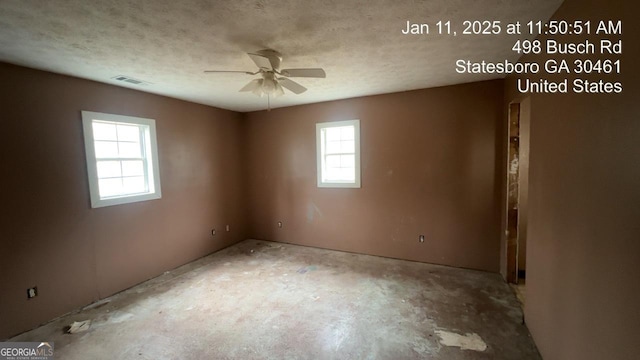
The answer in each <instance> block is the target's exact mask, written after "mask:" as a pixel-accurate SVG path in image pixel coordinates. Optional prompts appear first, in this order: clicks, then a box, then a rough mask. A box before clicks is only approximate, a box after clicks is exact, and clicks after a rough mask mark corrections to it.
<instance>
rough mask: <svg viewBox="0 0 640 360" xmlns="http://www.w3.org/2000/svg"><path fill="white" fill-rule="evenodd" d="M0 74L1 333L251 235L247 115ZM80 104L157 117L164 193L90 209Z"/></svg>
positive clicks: (63, 80)
mask: <svg viewBox="0 0 640 360" xmlns="http://www.w3.org/2000/svg"><path fill="white" fill-rule="evenodd" d="M0 78H1V79H2V81H1V82H0V114H1V115H0V164H1V166H2V172H1V174H2V175H1V176H0V191H1V193H0V194H1V195H0V196H1V198H0V208H1V213H2V215H1V216H0V238H1V241H0V294H1V297H0V319H2V320H1V321H0V339H2V338H6V337H8V336H11V335H14V334H16V333H19V332H21V331H24V330H27V329H30V328H32V327H34V326H36V325H38V324H39V323H42V322H44V321H47V320H49V319H52V318H54V317H56V316H58V315H62V314H63V313H65V312H68V311H70V310H73V309H74V308H77V307H79V306H82V305H86V304H88V303H90V302H92V301H95V300H97V299H100V298H104V297H106V296H109V295H111V294H113V293H115V292H118V291H120V290H123V289H125V288H128V287H130V286H132V285H134V284H136V283H139V282H141V281H144V280H146V279H148V278H151V277H154V276H156V275H159V274H161V273H162V272H164V271H165V270H169V269H171V268H174V267H176V266H179V265H182V264H184V263H186V262H189V261H191V260H193V259H196V258H198V257H201V256H203V255H206V254H208V253H210V252H212V251H214V250H217V249H220V248H222V247H224V246H227V245H230V244H232V243H234V242H237V241H239V240H242V239H245V238H246V233H245V232H244V231H243V230H244V229H245V228H246V226H245V219H246V216H245V214H244V200H243V195H242V194H243V192H242V187H243V183H242V179H243V178H244V177H243V174H242V173H241V163H242V156H243V155H242V154H243V152H242V150H243V143H242V142H241V136H242V115H241V114H238V113H234V112H230V111H224V110H218V109H214V108H211V107H207V106H201V105H195V104H192V103H187V102H184V101H179V100H174V99H169V98H165V97H160V96H156V95H151V94H146V93H141V92H138V91H133V90H127V89H123V88H119V87H115V86H109V85H105V84H100V83H96V82H91V81H86V80H81V79H76V78H71V77H66V76H61V75H55V74H51V73H46V72H41V71H36V70H30V69H26V68H22V67H16V66H12V65H7V64H0ZM81 110H91V111H98V112H107V113H114V114H124V115H132V116H140V117H147V118H153V119H155V120H156V126H157V136H158V151H159V158H160V176H161V180H162V195H163V197H162V199H160V200H154V201H146V202H139V203H134V204H127V205H118V206H110V207H105V208H98V209H91V207H90V201H89V189H88V183H87V174H86V163H85V158H84V143H83V136H82V122H81V115H80V111H81ZM225 224H230V225H231V230H232V231H231V232H229V233H226V232H224V231H218V235H217V236H216V237H215V238H213V237H211V235H210V231H211V228H212V227H213V226H216V227H218V228H219V229H221V228H223V227H224V225H225ZM31 286H38V290H39V295H38V297H36V298H34V299H32V300H27V296H26V289H27V288H29V287H31Z"/></svg>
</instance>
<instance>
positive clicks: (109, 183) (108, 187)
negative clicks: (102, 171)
mask: <svg viewBox="0 0 640 360" xmlns="http://www.w3.org/2000/svg"><path fill="white" fill-rule="evenodd" d="M98 181H99V183H98V186H99V188H100V197H101V198H104V197H109V196H116V195H120V194H122V179H121V178H116V179H100V180H98Z"/></svg>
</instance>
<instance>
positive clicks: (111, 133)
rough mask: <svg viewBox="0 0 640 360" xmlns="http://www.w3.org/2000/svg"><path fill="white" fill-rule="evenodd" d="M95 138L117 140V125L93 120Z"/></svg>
mask: <svg viewBox="0 0 640 360" xmlns="http://www.w3.org/2000/svg"><path fill="white" fill-rule="evenodd" d="M91 125H92V126H93V139H94V140H117V138H116V125H115V124H107V123H103V122H95V121H94V122H93V123H92V124H91Z"/></svg>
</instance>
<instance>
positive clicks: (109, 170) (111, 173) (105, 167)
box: [96, 161, 122, 178]
mask: <svg viewBox="0 0 640 360" xmlns="http://www.w3.org/2000/svg"><path fill="white" fill-rule="evenodd" d="M96 165H97V166H98V177H99V178H110V177H118V176H121V175H122V174H121V173H120V161H98V163H97V164H96Z"/></svg>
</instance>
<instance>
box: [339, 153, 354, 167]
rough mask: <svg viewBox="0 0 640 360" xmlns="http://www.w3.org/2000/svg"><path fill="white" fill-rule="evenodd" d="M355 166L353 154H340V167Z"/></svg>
mask: <svg viewBox="0 0 640 360" xmlns="http://www.w3.org/2000/svg"><path fill="white" fill-rule="evenodd" d="M355 166H356V157H355V155H342V156H340V167H343V168H351V169H353V168H354V167H355Z"/></svg>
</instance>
